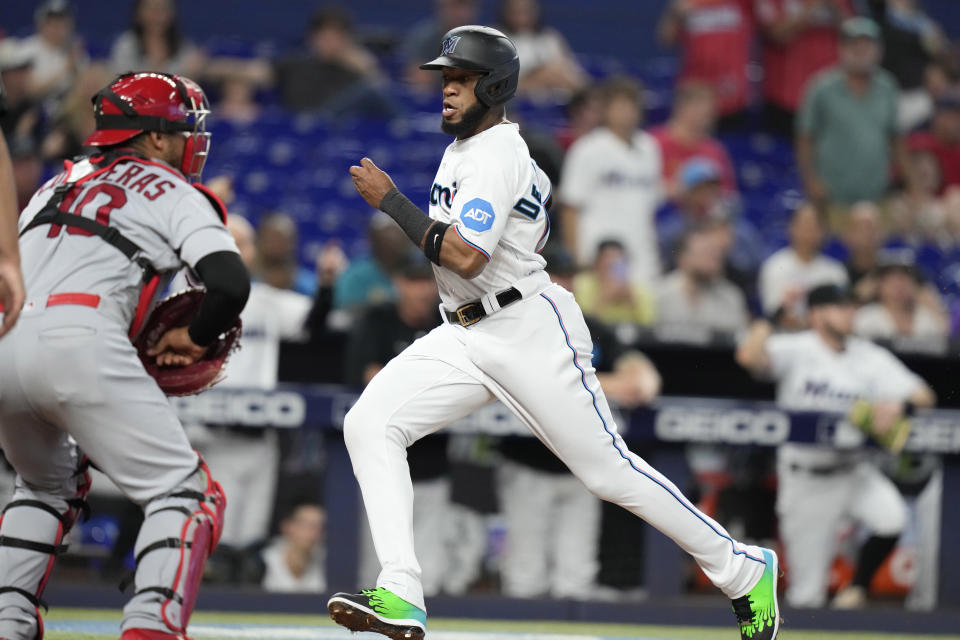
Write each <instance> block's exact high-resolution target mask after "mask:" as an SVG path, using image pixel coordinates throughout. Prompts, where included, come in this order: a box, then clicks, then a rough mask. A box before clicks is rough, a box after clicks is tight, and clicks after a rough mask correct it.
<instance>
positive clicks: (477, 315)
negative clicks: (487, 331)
mask: <svg viewBox="0 0 960 640" xmlns="http://www.w3.org/2000/svg"><path fill="white" fill-rule="evenodd" d="M521 299H523V294H522V293H520V292H519V291H518V290H517V288H516V287H510V288H509V289H504V290H503V291H501V292H500V293H498V294H497V303H498V304H499V305H500V306H501V307H505V306H507V305H508V304H513V303H514V302H516V301H517V300H521ZM443 313H444V315H446V316H447V321H448V322H450V324H459V325H460V326H462V327H469V326H470V325H472V324H476V323H478V322H480V321H481V320H483V319H484V318H485V317H486V316H487V312H486V311H485V310H484V308H483V303H482V302H480V301H479V300H474V301H473V302H468V303H467V304H465V305H463V306H461V307H459V308H458V309H457V310H456V311H447V310H446V309H444V311H443Z"/></svg>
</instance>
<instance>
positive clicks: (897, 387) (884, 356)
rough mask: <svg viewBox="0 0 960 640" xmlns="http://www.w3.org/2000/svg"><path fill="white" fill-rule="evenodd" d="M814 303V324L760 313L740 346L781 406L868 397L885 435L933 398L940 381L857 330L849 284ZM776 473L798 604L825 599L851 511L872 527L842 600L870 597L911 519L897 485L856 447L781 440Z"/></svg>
mask: <svg viewBox="0 0 960 640" xmlns="http://www.w3.org/2000/svg"><path fill="white" fill-rule="evenodd" d="M807 304H808V308H809V314H810V318H809V319H810V326H811V327H812V328H811V329H810V330H809V331H802V332H799V333H789V334H777V335H771V333H772V328H771V326H770V324H769V323H767V322H766V321H763V320H760V321H758V322H756V323H755V324H754V325H753V327H751V329H750V332H749V334H748V335H747V337H746V339H745V340H744V342H743V343H742V344H741V345H740V347H739V349H738V350H737V361H738V362H739V363H740V364H741V365H743V366H744V367H746V368H747V369H749V370H751V371H752V372H754V373H755V374H758V375H766V376H769V377H772V378H774V379H775V380H776V381H777V383H778V386H777V402H778V404H779V405H780V406H782V407H784V408H785V409H794V410H802V411H833V412H838V413H844V414H847V413H850V412H851V410H852V409H853V407H854V405H855V403H857V402H858V401H861V402H862V401H867V402H869V403H870V404H869V406H868V410H869V411H870V416H871V420H869V421H868V422H871V423H872V430H873V431H874V433H875V434H876V435H877V436H878V437H879V439H880V440H881V441H882V440H884V439H886V438H885V437H886V435H887V434H888V433H891V432H892V430H894V429H895V428H896V427H897V424H898V421H899V420H900V418H901V416H902V415H903V414H904V412H905V411H906V412H907V413H909V411H910V408H911V407H912V406H917V407H930V406H933V404H934V402H935V398H934V394H933V391H931V390H930V388H929V387H928V386H927V385H926V384H925V383H924V382H923V380H921V379H920V378H919V377H917V376H916V375H915V374H914V373H912V372H911V371H909V370H908V369H907V368H906V367H905V366H904V365H903V364H902V363H901V362H900V361H899V360H897V359H896V357H894V356H893V355H892V354H891V353H890V352H889V351H887V350H886V349H884V348H882V347H880V346H878V345H875V344H873V343H872V342H869V341H867V340H863V339H861V338H856V337H852V336H851V332H852V328H853V316H854V312H855V310H856V307H855V303H854V298H853V295H852V294H851V293H850V291H849V290H848V289H846V288H844V287H840V286H838V285H821V286H819V287H816V288H814V289H813V290H811V291H810V293H809V294H808V299H807ZM841 428H843V427H841ZM851 428H852V427H851ZM777 475H778V478H779V488H778V494H777V513H778V514H779V516H780V535H781V537H782V539H783V543H784V546H785V550H786V554H787V556H786V557H787V560H788V565H787V566H788V567H789V570H790V585H789V587H788V588H787V601H788V602H789V603H790V605H791V606H795V607H817V606H821V605H823V604H824V601H825V599H826V595H827V583H828V579H829V571H830V565H831V563H832V562H833V558H834V556H835V555H836V551H837V534H838V532H839V528H840V526H841V524H842V522H843V521H844V519H846V518H853V519H855V520H857V521H858V522H860V523H862V524H864V525H866V526H867V527H868V528H869V529H870V530H871V532H872V533H873V537H872V538H870V539H869V540H867V542H866V543H865V544H864V545H863V547H862V548H861V551H860V558H859V561H858V566H857V574H856V577H855V578H854V585H853V587H852V590H850V591H848V592H847V593H843V592H841V593H843V595H842V596H841V597H839V601H838V602H837V603H836V604H838V605H841V606H850V605H851V603H849V602H844V601H845V600H847V601H849V600H856V599H859V600H862V599H863V598H865V594H866V587H867V585H868V584H869V582H870V578H871V577H872V576H873V574H874V572H875V571H876V570H877V569H878V568H879V567H880V565H881V564H882V563H883V561H884V559H885V558H886V557H887V555H888V554H889V553H890V551H892V550H893V548H894V545H895V544H896V542H897V538H898V536H899V534H900V532H901V530H902V529H903V527H904V524H905V519H906V507H905V505H904V501H903V498H902V497H901V496H900V493H899V492H898V491H897V488H896V487H895V486H894V485H893V483H892V482H891V481H890V480H889V479H888V478H887V477H886V476H884V475H883V474H882V473H881V472H880V471H879V470H878V469H877V468H876V467H875V466H874V465H873V464H872V463H871V462H870V461H869V458H868V454H867V453H866V451H864V450H862V449H860V448H859V447H857V448H850V449H837V448H831V447H826V446H820V445H810V444H787V445H783V446H782V447H781V448H780V450H779V451H778V455H777Z"/></svg>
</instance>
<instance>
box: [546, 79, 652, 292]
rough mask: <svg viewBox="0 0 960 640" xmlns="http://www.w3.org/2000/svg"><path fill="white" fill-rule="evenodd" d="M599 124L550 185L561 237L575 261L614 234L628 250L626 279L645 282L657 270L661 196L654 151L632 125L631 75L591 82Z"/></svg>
mask: <svg viewBox="0 0 960 640" xmlns="http://www.w3.org/2000/svg"><path fill="white" fill-rule="evenodd" d="M599 94H600V102H601V104H602V107H601V108H602V114H603V115H602V125H601V126H599V127H597V128H596V129H594V130H593V131H591V132H590V133H587V134H585V135H584V136H582V137H581V138H580V139H578V140H577V141H576V142H575V143H574V144H573V146H572V147H570V151H569V152H568V153H567V157H566V161H565V163H564V168H563V176H562V178H561V180H560V187H559V190H558V193H559V201H560V204H561V209H560V220H561V223H562V231H563V240H564V244H565V245H566V248H567V250H568V251H570V253H571V254H573V255H574V257H575V258H576V260H577V263H578V264H580V265H587V264H590V263H591V262H592V260H593V258H594V256H595V254H596V249H597V245H598V244H599V243H600V242H601V241H602V240H606V239H607V238H617V239H618V240H620V242H621V243H622V244H623V246H624V247H625V249H626V252H627V254H628V255H629V256H630V261H631V272H630V274H629V277H630V278H631V279H632V280H634V281H636V282H638V283H650V282H652V281H653V280H654V279H655V278H657V277H658V276H659V275H660V259H659V257H658V255H657V235H656V229H655V227H654V212H655V211H656V209H657V207H658V206H659V205H660V202H661V200H662V198H663V180H662V178H661V159H660V149H659V147H658V146H657V142H656V140H654V138H653V137H652V136H651V135H650V134H648V133H646V132H645V131H643V130H642V129H640V125H641V122H642V119H643V99H642V94H641V87H640V85H639V84H638V83H637V82H636V81H634V80H633V79H631V78H623V77H614V78H609V79H607V80H606V81H605V82H604V83H603V84H602V85H601V86H600V88H599Z"/></svg>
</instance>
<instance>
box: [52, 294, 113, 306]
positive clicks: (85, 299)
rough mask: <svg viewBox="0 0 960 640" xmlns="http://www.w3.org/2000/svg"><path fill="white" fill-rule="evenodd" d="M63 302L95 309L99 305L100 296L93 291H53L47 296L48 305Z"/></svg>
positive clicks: (56, 304) (58, 304)
mask: <svg viewBox="0 0 960 640" xmlns="http://www.w3.org/2000/svg"><path fill="white" fill-rule="evenodd" d="M64 304H76V305H80V306H83V307H93V308H94V309H96V308H97V307H98V306H100V296H98V295H96V294H94V293H54V294H53V295H51V296H50V297H49V298H47V306H48V307H57V306H60V305H64Z"/></svg>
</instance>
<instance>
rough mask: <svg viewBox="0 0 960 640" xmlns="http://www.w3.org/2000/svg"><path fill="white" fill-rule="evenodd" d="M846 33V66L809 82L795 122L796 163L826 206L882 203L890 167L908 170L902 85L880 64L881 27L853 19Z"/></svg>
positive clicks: (843, 51) (843, 30)
mask: <svg viewBox="0 0 960 640" xmlns="http://www.w3.org/2000/svg"><path fill="white" fill-rule="evenodd" d="M841 34H842V38H843V39H842V43H841V50H840V63H839V64H838V65H837V66H835V67H833V68H830V69H827V70H826V71H824V72H822V73H821V74H819V75H818V76H816V77H815V78H814V79H813V80H811V82H810V84H809V85H808V87H807V90H806V95H805V97H804V100H803V105H802V106H801V109H800V114H799V118H798V119H797V164H798V166H799V169H800V175H801V177H802V179H803V183H804V188H805V189H806V191H807V195H808V196H809V198H810V199H811V200H813V201H814V202H816V203H817V204H818V205H820V206H827V205H831V206H834V205H839V206H842V207H846V206H849V205H851V204H853V203H855V202H858V201H861V200H867V201H877V200H879V199H880V198H882V197H883V195H884V194H885V193H886V191H887V188H888V186H889V182H890V175H891V162H892V161H895V162H897V163H898V165H899V166H900V167H905V166H907V165H906V163H905V162H904V160H905V157H906V151H905V147H904V146H903V139H902V137H901V135H900V131H899V130H898V128H897V96H898V88H897V84H896V81H895V80H894V79H893V77H892V76H891V75H890V74H889V73H888V72H886V71H884V70H883V69H881V68H880V67H879V61H880V56H881V51H882V49H881V43H880V29H879V28H878V27H877V25H876V23H875V22H873V21H872V20H870V19H869V18H850V19H848V20H846V21H845V22H844V23H843V26H842V28H841Z"/></svg>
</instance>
